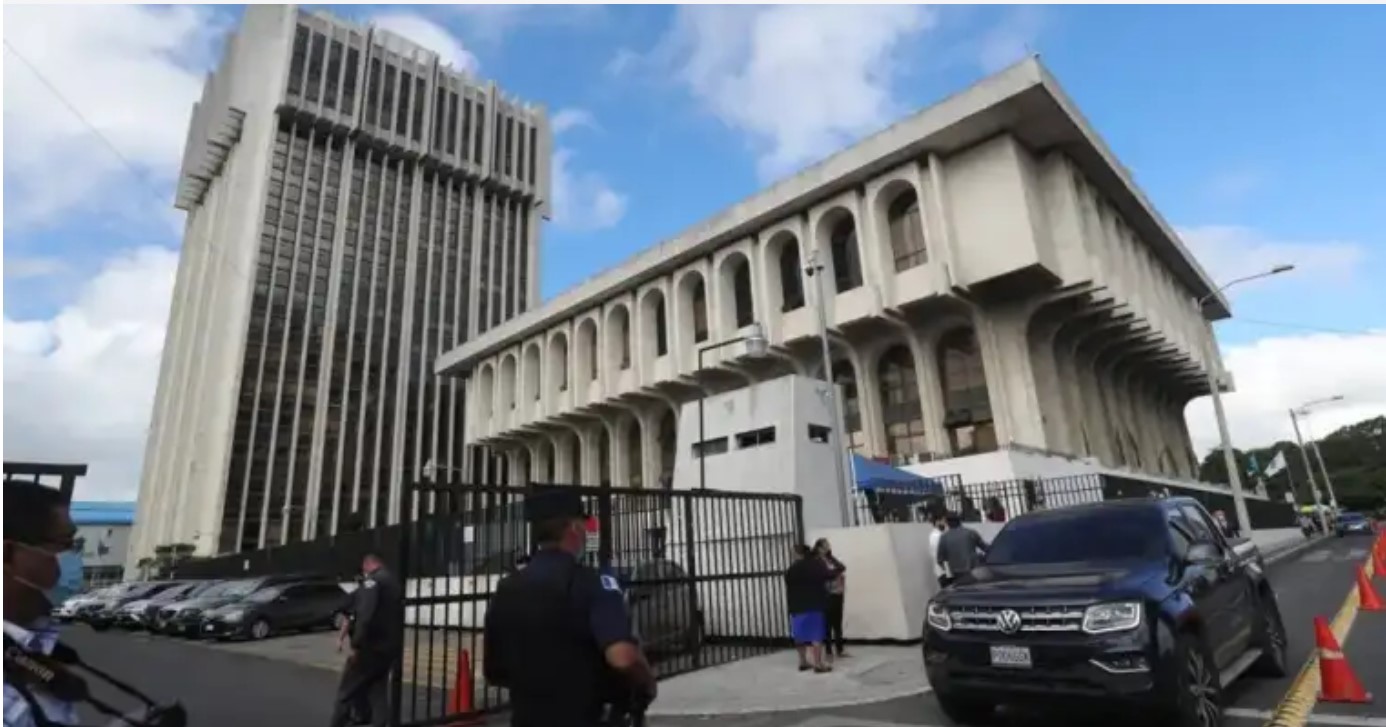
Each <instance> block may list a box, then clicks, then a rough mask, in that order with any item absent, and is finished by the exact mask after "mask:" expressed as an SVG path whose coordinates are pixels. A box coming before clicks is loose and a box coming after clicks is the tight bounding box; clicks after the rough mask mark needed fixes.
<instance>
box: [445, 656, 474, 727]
mask: <svg viewBox="0 0 1386 727" xmlns="http://www.w3.org/2000/svg"><path fill="white" fill-rule="evenodd" d="M472 711H473V710H472V656H471V654H469V653H468V652H467V650H466V649H463V650H462V653H460V654H458V655H457V679H455V680H453V685H452V694H451V695H450V696H449V697H448V715H449V716H454V717H457V718H459V719H454V720H453V721H452V722H449V723H448V727H472V725H478V724H481V721H480V720H479V719H477V717H476V715H474V714H472Z"/></svg>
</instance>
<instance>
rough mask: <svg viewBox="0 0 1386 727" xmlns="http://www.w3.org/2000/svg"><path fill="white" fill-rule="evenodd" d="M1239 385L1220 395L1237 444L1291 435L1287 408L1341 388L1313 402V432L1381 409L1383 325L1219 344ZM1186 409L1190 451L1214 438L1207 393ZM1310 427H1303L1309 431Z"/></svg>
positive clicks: (1205, 447)
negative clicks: (1358, 332) (1334, 400)
mask: <svg viewBox="0 0 1386 727" xmlns="http://www.w3.org/2000/svg"><path fill="white" fill-rule="evenodd" d="M1224 356H1226V360H1227V366H1228V368H1229V369H1230V370H1231V371H1232V375H1233V378H1234V380H1235V382H1236V386H1237V390H1236V391H1235V392H1233V393H1231V394H1228V395H1227V396H1224V397H1223V406H1224V408H1225V409H1226V411H1227V420H1228V428H1229V429H1230V431H1231V435H1232V442H1233V444H1234V446H1236V447H1237V448H1239V449H1250V448H1253V447H1264V446H1266V445H1269V444H1272V443H1274V442H1276V441H1281V440H1286V441H1294V436H1295V435H1294V430H1293V428H1292V427H1291V424H1290V415H1289V410H1290V408H1291V407H1297V406H1300V405H1302V404H1304V403H1306V402H1310V401H1313V400H1315V399H1323V398H1327V397H1331V396H1338V395H1342V396H1343V397H1345V398H1344V400H1343V401H1342V402H1338V403H1334V404H1327V405H1324V406H1321V407H1315V408H1314V412H1313V416H1312V418H1311V419H1310V422H1309V423H1310V425H1311V427H1312V433H1313V435H1314V436H1316V437H1322V436H1325V435H1327V434H1329V433H1330V432H1332V431H1333V430H1334V429H1337V428H1338V427H1341V426H1344V425H1347V424H1353V423H1356V422H1359V421H1361V420H1363V419H1369V418H1371V417H1375V416H1380V415H1382V414H1386V376H1383V375H1382V362H1383V361H1386V330H1382V331H1377V332H1373V333H1369V334H1362V335H1335V334H1315V335H1307V336H1280V337H1273V338H1263V339H1261V340H1259V341H1256V342H1254V343H1250V344H1246V345H1240V346H1228V347H1224ZM1185 416H1186V418H1187V420H1188V423H1189V436H1190V437H1191V438H1192V439H1193V444H1194V451H1195V452H1197V453H1198V454H1199V456H1200V457H1202V456H1203V455H1204V454H1206V453H1207V452H1208V451H1209V450H1210V449H1212V448H1214V447H1216V446H1218V431H1217V423H1216V421H1215V420H1214V418H1213V406H1212V400H1211V399H1210V398H1208V397H1203V398H1200V399H1197V400H1195V401H1193V402H1191V403H1190V404H1189V407H1188V409H1187V411H1186V412H1185ZM1309 435H1310V433H1309V432H1304V436H1305V437H1306V439H1307V438H1308V437H1309Z"/></svg>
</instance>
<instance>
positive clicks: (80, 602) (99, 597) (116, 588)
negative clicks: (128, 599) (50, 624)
mask: <svg viewBox="0 0 1386 727" xmlns="http://www.w3.org/2000/svg"><path fill="white" fill-rule="evenodd" d="M124 588H126V585H125V584H116V585H113V586H107V587H105V588H98V589H96V590H94V591H88V592H87V593H80V594H78V595H76V596H73V597H71V598H69V599H67V600H66V601H63V602H62V604H61V605H59V606H58V607H57V608H55V609H53V614H52V615H53V618H54V619H56V620H57V621H58V622H59V623H67V622H69V621H75V620H77V618H78V616H79V615H80V614H81V613H83V612H84V611H87V610H89V609H95V608H97V607H99V606H101V605H102V604H103V603H104V602H105V600H106V599H108V598H112V597H114V596H115V595H116V594H118V593H119V592H120V591H121V590H123V589H124Z"/></svg>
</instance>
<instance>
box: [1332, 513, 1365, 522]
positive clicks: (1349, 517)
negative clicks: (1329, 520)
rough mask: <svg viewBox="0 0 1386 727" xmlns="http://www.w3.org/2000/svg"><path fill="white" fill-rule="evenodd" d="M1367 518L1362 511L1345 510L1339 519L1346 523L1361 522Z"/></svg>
mask: <svg viewBox="0 0 1386 727" xmlns="http://www.w3.org/2000/svg"><path fill="white" fill-rule="evenodd" d="M1366 519H1367V516H1366V515H1363V514H1362V513H1360V512H1345V513H1343V514H1342V515H1339V516H1338V521H1339V522H1345V523H1360V522H1362V521H1363V520H1366Z"/></svg>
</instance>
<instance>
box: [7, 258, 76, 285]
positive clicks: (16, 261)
mask: <svg viewBox="0 0 1386 727" xmlns="http://www.w3.org/2000/svg"><path fill="white" fill-rule="evenodd" d="M68 270H69V266H68V264H67V263H66V262H64V261H63V260H60V259H58V258H55V257H14V258H10V259H8V260H6V261H5V277H6V278H7V279H10V280H26V279H30V278H46V277H49V276H52V275H57V274H59V273H65V272H67V271H68Z"/></svg>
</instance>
